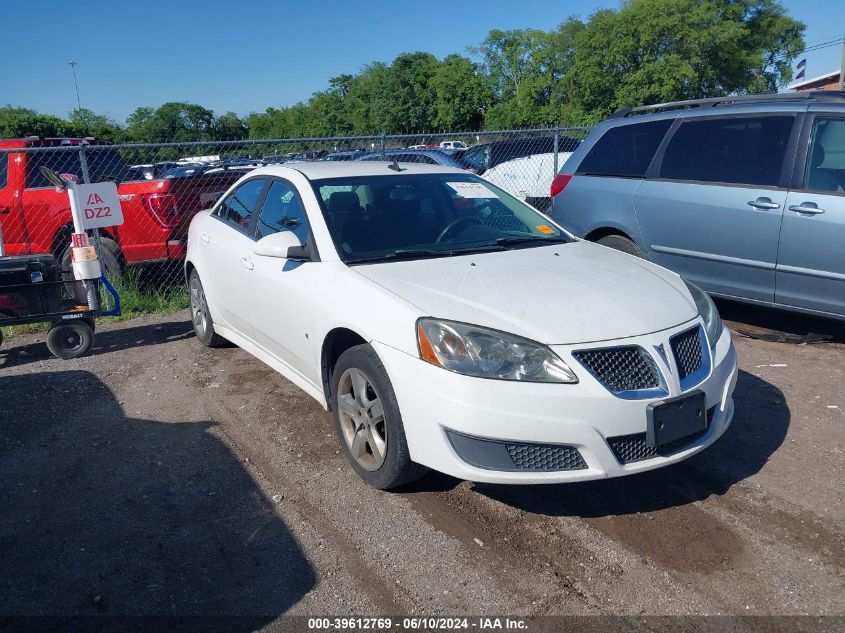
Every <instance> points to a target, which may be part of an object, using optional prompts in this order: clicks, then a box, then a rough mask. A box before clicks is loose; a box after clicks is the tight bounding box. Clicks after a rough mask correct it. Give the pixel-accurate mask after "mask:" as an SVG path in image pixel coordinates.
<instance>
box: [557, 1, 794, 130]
mask: <svg viewBox="0 0 845 633" xmlns="http://www.w3.org/2000/svg"><path fill="white" fill-rule="evenodd" d="M803 30H804V25H803V24H801V23H800V22H798V21H796V20H794V19H792V18H791V17H789V16H788V15H787V14H786V11H785V10H784V8H783V7H782V6H781V5H780V4H779V3H778V2H776V1H775V0H631V1H630V2H628V3H627V4H625V5H624V6H623V7H622V9H620V10H619V11H599V12H597V13H595V14H593V15H592V16H591V18H590V20H589V22H588V24H587V26H586V28H585V29H584V30H583V31H582V32H581V33H580V34H578V35H577V37H576V38H575V53H574V58H573V64H572V69H571V72H570V73H569V74H568V77H567V86H566V91H567V93H568V95H569V96H570V97H571V99H572V101H573V105H574V106H575V107H576V108H577V111H578V116H579V117H580V118H581V119H584V120H586V121H596V120H599V119H601V118H603V117H605V116H607V115H608V114H609V113H610V112H612V111H613V110H615V109H617V108H621V107H627V106H635V105H641V104H647V103H660V102H664V101H672V100H677V99H691V98H698V97H708V96H719V95H725V94H734V93H749V92H774V91H776V90H777V88H778V87H779V86H781V85H783V84H784V83H785V82H786V81H788V80H789V79H790V78H791V70H790V66H791V62H792V60H793V59H794V58H795V56H796V55H797V54H798V52H799V51H801V49H802V48H803V45H804V42H803V35H802V34H803Z"/></svg>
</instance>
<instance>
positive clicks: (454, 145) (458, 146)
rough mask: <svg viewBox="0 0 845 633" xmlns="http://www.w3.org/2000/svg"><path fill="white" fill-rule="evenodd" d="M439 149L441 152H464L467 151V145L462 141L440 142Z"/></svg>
mask: <svg viewBox="0 0 845 633" xmlns="http://www.w3.org/2000/svg"><path fill="white" fill-rule="evenodd" d="M440 149H442V150H465V149H469V145H467V144H466V143H464V142H463V141H440Z"/></svg>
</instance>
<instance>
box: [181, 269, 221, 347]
mask: <svg viewBox="0 0 845 633" xmlns="http://www.w3.org/2000/svg"><path fill="white" fill-rule="evenodd" d="M188 294H189V295H190V300H191V322H192V323H193V326H194V334H196V335H197V339H198V340H199V342H200V343H202V344H203V345H205V346H206V347H220V346H221V345H225V343H226V339H224V338H223V337H222V336H220V335H219V334H216V333H215V332H214V321H212V320H211V312H210V311H209V310H208V302H207V301H206V299H205V290H204V289H203V287H202V282H201V281H200V276H199V274H198V273H197V271H196V270H192V271H191V274H190V276H189V277H188Z"/></svg>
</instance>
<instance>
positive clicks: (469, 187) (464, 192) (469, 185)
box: [446, 182, 499, 198]
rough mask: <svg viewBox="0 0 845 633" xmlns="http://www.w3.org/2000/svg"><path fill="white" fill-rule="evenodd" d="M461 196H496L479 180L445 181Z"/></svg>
mask: <svg viewBox="0 0 845 633" xmlns="http://www.w3.org/2000/svg"><path fill="white" fill-rule="evenodd" d="M446 184H447V185H449V186H450V187H451V188H452V189H454V190H455V191H456V192H457V194H458V195H459V196H460V197H461V198H498V197H499V196H497V195H496V194H495V193H493V192H492V191H490V190H489V189H488V188H487V187H485V186H484V185H483V184H482V183H480V182H447V183H446Z"/></svg>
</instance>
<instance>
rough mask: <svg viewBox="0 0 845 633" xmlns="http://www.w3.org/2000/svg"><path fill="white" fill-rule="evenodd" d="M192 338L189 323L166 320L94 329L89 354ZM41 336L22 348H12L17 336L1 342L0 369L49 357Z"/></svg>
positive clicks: (49, 354)
mask: <svg viewBox="0 0 845 633" xmlns="http://www.w3.org/2000/svg"><path fill="white" fill-rule="evenodd" d="M192 336H194V330H193V328H192V326H191V322H190V321H167V322H164V323H158V324H156V323H151V324H148V325H136V326H134V327H125V328H121V329H117V330H108V331H103V330H98V331H97V332H96V333H95V334H94V349H93V350H92V351H91V355H92V356H99V355H100V354H110V353H112V352H120V351H122V350H125V349H130V348H133V347H144V346H148V345H162V344H164V343H173V342H175V341H181V340H182V339H186V338H190V337H192ZM41 337H42V340H41V341H39V342H37V343H28V344H26V345H16V344H15V339H16V338H17V337H13V338H11V339H8V340H6V341H4V342H3V347H0V369H3V368H8V367H16V366H19V365H26V364H28V363H37V362H40V361H44V360H48V359H51V358H53V355H52V354H51V353H50V351H49V350H48V349H47V344H46V343H45V342H44V341H45V340H46V339H47V332H43V333H42V334H41Z"/></svg>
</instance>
